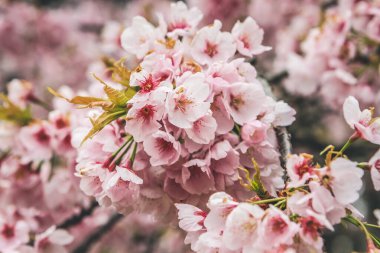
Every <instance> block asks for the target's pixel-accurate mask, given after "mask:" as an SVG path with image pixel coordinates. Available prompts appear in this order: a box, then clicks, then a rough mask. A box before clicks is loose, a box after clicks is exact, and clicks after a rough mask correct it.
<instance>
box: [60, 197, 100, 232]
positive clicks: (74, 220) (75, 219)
mask: <svg viewBox="0 0 380 253" xmlns="http://www.w3.org/2000/svg"><path fill="white" fill-rule="evenodd" d="M98 206H99V205H98V202H96V201H93V202H91V204H90V206H89V207H88V208H84V209H82V210H81V212H80V213H79V214H77V215H74V216H72V217H70V218H69V219H67V220H65V221H64V222H62V223H61V224H59V225H58V226H57V228H62V229H67V228H70V227H72V226H75V225H78V224H79V223H81V222H82V221H83V219H84V218H86V217H88V216H90V215H91V214H92V213H93V211H94V210H95V208H96V207H98Z"/></svg>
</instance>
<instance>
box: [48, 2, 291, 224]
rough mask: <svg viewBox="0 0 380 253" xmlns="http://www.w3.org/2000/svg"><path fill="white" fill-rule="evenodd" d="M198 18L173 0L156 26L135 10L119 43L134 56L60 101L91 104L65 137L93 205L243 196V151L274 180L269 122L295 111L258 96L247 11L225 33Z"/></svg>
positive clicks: (278, 183)
mask: <svg viewBox="0 0 380 253" xmlns="http://www.w3.org/2000/svg"><path fill="white" fill-rule="evenodd" d="M201 18H202V14H201V13H200V11H199V10H197V9H195V8H192V9H188V8H187V6H186V5H184V4H183V3H181V2H180V3H177V4H173V5H172V6H171V12H170V14H169V15H168V16H166V17H162V16H161V17H160V18H159V19H160V25H159V26H158V27H154V26H153V25H152V24H150V23H148V22H147V21H146V20H145V19H144V18H142V17H135V18H134V19H133V21H132V24H131V26H129V27H127V28H126V29H125V30H124V32H123V33H122V35H121V44H122V46H123V48H124V49H125V50H126V51H127V52H128V53H129V54H133V55H134V57H135V58H136V61H137V64H136V65H135V66H134V67H133V68H132V70H128V69H127V68H126V67H125V66H124V65H123V63H122V62H120V61H119V62H111V63H110V62H109V65H110V66H111V67H109V71H111V73H110V74H109V75H108V76H112V77H113V78H112V79H111V80H108V84H106V83H104V81H103V80H101V79H100V78H99V77H97V76H96V78H98V79H99V80H100V81H101V82H103V83H104V95H106V96H104V95H103V96H101V97H100V98H96V97H83V96H77V97H74V98H72V99H68V100H69V101H70V102H71V103H74V104H80V105H82V106H84V107H92V108H94V107H97V106H98V107H101V110H92V111H90V115H91V116H92V118H93V119H92V120H91V121H92V124H90V123H89V124H87V125H86V124H83V125H82V126H78V127H77V128H76V129H75V130H74V134H73V143H74V145H75V146H76V147H78V158H77V163H78V164H77V166H76V168H77V174H78V176H79V177H80V179H81V188H82V190H84V192H85V193H87V194H88V195H90V196H95V197H96V198H97V200H98V201H99V202H100V203H101V204H102V205H105V206H109V205H112V206H115V207H116V208H117V209H118V210H119V211H120V212H124V213H127V212H129V211H130V210H132V209H137V210H140V211H144V212H151V213H156V214H159V215H160V216H164V215H165V214H168V217H170V214H172V213H173V211H174V209H173V202H179V201H181V202H192V203H194V202H199V203H202V200H203V201H204V198H205V197H206V198H207V197H208V196H209V194H211V193H213V192H215V191H216V190H219V191H220V190H222V191H229V192H231V194H233V195H234V196H238V195H239V194H250V193H249V192H246V191H244V190H243V189H242V187H241V186H240V183H239V181H238V178H239V171H238V167H239V166H240V165H243V164H246V163H247V161H248V163H249V160H250V158H249V157H251V156H252V154H258V155H259V157H257V158H256V159H257V162H258V163H259V166H260V167H261V168H262V169H263V171H262V176H263V178H264V180H265V185H266V188H267V189H268V190H269V191H270V192H271V193H275V191H276V189H278V188H279V187H282V186H283V182H282V180H281V176H282V169H281V166H280V160H279V152H278V147H277V140H276V137H275V134H274V127H279V126H286V125H289V124H290V123H291V122H292V121H293V120H294V117H293V116H294V113H295V112H294V110H293V109H291V108H290V107H289V106H288V105H287V104H285V103H284V102H276V101H274V100H273V99H272V98H271V97H269V96H267V95H266V94H265V92H264V89H263V86H262V84H261V83H260V80H259V79H258V78H257V76H256V71H255V69H254V67H253V66H251V65H250V64H249V63H248V62H247V61H245V58H244V57H252V56H254V55H257V54H260V53H262V52H264V51H267V50H269V48H268V47H265V46H263V45H261V42H262V39H263V31H262V30H261V29H260V28H259V27H258V26H257V24H256V23H255V21H254V20H253V19H252V18H247V19H246V20H245V21H243V22H237V23H236V24H235V26H234V27H233V29H232V32H231V33H228V32H222V31H221V23H220V22H219V21H217V20H216V21H215V22H214V23H213V25H211V26H207V27H203V28H201V29H197V28H196V26H197V24H198V23H199V22H200V20H201ZM132 62H133V61H132ZM102 77H105V78H107V77H106V75H104V76H102ZM115 81H117V82H118V83H119V84H116V83H115ZM120 87H121V89H120ZM54 93H55V92H54ZM56 95H57V96H60V95H59V94H56ZM95 134H96V135H95ZM89 137H92V138H91V139H89ZM83 140H84V141H83ZM95 153H96V155H95V156H94V154H95Z"/></svg>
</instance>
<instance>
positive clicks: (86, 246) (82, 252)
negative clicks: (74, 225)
mask: <svg viewBox="0 0 380 253" xmlns="http://www.w3.org/2000/svg"><path fill="white" fill-rule="evenodd" d="M122 218H124V216H123V215H121V214H119V213H116V214H114V215H112V216H111V218H110V219H109V220H108V222H107V223H106V224H104V225H103V226H101V227H99V228H98V230H96V231H95V232H94V233H92V234H91V235H90V236H89V237H87V238H86V239H85V240H84V241H83V242H82V244H81V245H79V246H78V247H77V248H75V249H74V250H73V251H72V253H86V252H88V251H89V250H90V249H91V247H92V246H93V244H94V243H95V242H97V241H99V239H100V238H102V237H103V236H104V235H105V234H106V233H107V232H109V231H110V230H111V229H112V228H113V227H114V226H115V225H116V224H117V223H118V222H119V221H120V220H122Z"/></svg>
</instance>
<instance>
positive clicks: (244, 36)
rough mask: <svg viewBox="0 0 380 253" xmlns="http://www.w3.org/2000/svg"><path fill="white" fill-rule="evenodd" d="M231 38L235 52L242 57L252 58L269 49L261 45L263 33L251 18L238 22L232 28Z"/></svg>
mask: <svg viewBox="0 0 380 253" xmlns="http://www.w3.org/2000/svg"><path fill="white" fill-rule="evenodd" d="M232 36H233V37H234V39H235V41H236V45H237V50H238V51H239V53H241V54H242V55H244V56H248V57H252V56H253V55H258V54H261V53H263V52H265V51H268V50H270V49H271V47H265V46H262V45H261V44H262V41H263V38H264V31H263V29H261V28H260V27H259V26H258V25H257V23H256V21H255V20H254V19H253V18H251V17H248V18H246V19H245V20H244V22H242V23H241V22H240V21H238V22H237V23H236V24H235V25H234V27H233V28H232Z"/></svg>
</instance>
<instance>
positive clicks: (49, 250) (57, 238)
mask: <svg viewBox="0 0 380 253" xmlns="http://www.w3.org/2000/svg"><path fill="white" fill-rule="evenodd" d="M73 240H74V237H73V236H72V235H70V234H69V233H68V232H67V231H65V230H63V229H56V228H55V227H54V226H53V227H50V228H49V229H47V230H46V231H45V232H43V233H42V234H38V235H37V236H36V242H35V248H36V250H37V251H38V252H40V251H41V252H46V253H53V252H67V251H66V249H65V247H64V246H66V245H68V244H70V243H71V242H72V241H73Z"/></svg>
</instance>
